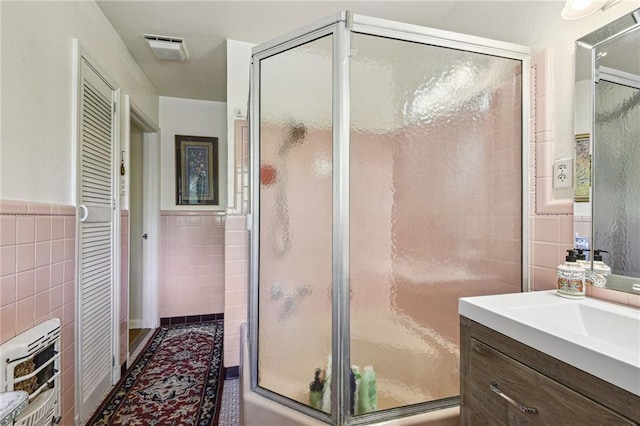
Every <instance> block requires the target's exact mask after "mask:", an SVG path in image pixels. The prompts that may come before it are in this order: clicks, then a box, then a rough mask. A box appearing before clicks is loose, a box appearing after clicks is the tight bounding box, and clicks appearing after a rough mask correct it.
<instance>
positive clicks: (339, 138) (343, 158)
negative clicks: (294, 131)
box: [249, 12, 530, 425]
mask: <svg viewBox="0 0 640 426" xmlns="http://www.w3.org/2000/svg"><path fill="white" fill-rule="evenodd" d="M352 33H360V34H366V35H372V36H379V37H385V38H392V39H396V40H401V41H407V42H415V43H420V44H427V45H434V46H438V47H443V48H452V49H457V50H464V51H468V52H474V53H479V54H486V55H491V56H498V57H502V58H507V59H514V60H518V61H520V62H521V63H522V81H521V90H522V93H521V102H522V105H521V129H522V132H521V137H522V186H521V187H522V204H521V206H522V210H521V215H522V271H521V272H522V291H529V244H528V240H529V226H528V224H529V221H528V212H529V197H528V191H527V190H526V185H527V184H528V182H529V173H528V171H529V149H528V144H529V113H530V111H529V105H530V103H529V97H530V90H529V87H530V49H529V48H528V47H524V46H520V45H516V44H512V43H505V42H500V41H496V40H490V39H485V38H481V37H475V36H469V35H464V34H459V33H454V32H450V31H444V30H437V29H431V28H426V27H421V26H417V25H412V24H405V23H401V22H395V21H389V20H385V19H379V18H372V17H367V16H362V15H356V14H352V13H351V12H342V13H340V14H338V15H335V16H333V17H330V18H327V19H324V20H322V21H319V22H316V23H315V24H311V25H309V26H306V27H303V28H301V29H299V30H297V31H294V32H291V33H288V34H285V35H283V36H281V37H278V38H276V39H274V40H271V41H269V42H267V43H264V44H261V45H259V46H256V47H254V48H253V50H252V62H251V89H250V101H249V109H250V113H249V117H250V138H251V139H250V144H251V150H250V151H251V173H250V174H251V178H250V182H251V191H252V197H253V198H252V212H251V220H250V227H251V236H250V247H251V248H250V268H249V283H250V284H249V285H250V289H249V343H250V349H249V351H250V374H251V390H252V391H253V392H256V393H257V394H259V395H261V396H264V397H266V398H268V399H270V400H272V401H274V402H277V403H280V404H282V405H284V406H286V407H289V408H292V409H294V410H297V411H299V412H301V413H303V414H306V415H308V416H310V417H312V418H315V419H318V420H321V421H323V422H326V423H330V424H335V425H344V424H353V425H358V424H370V423H375V422H381V421H388V420H391V419H393V418H398V417H405V416H408V415H412V414H418V413H424V412H426V411H429V410H434V409H439V408H444V407H447V406H452V405H456V404H457V403H458V401H459V399H458V398H453V399H449V400H447V401H446V402H445V403H444V404H443V403H440V404H438V401H434V402H425V403H420V404H414V405H411V406H405V407H398V408H393V409H389V410H384V411H380V412H374V413H371V414H366V415H359V416H357V417H352V416H351V414H350V412H349V408H350V407H349V404H348V403H344V404H340V401H342V402H347V400H348V398H349V397H350V396H349V395H350V389H349V372H350V359H349V358H350V342H351V340H350V322H349V321H350V316H349V313H350V306H349V152H350V141H349V132H350V110H349V106H350V99H349V65H350V58H349V57H350V51H351V47H350V42H351V34H352ZM327 35H333V58H332V60H333V97H332V101H333V105H332V119H333V123H332V135H333V136H332V137H333V145H332V148H333V224H332V230H333V231H332V232H333V243H332V253H333V258H332V262H333V267H332V268H333V270H332V277H333V283H332V290H333V292H332V293H333V296H332V297H333V299H332V359H333V360H334V361H333V363H332V373H331V374H332V385H333V386H332V392H331V406H332V407H333V410H332V412H331V414H327V413H324V412H321V411H318V410H316V409H313V408H311V407H309V406H307V405H305V404H302V403H299V402H297V401H293V400H291V399H289V398H287V397H284V396H282V395H280V394H277V393H275V392H272V391H270V390H268V389H264V388H261V387H259V386H258V310H259V304H258V301H259V283H258V277H259V260H260V259H259V234H260V220H259V219H260V183H259V170H260V152H259V149H260V148H259V140H260V127H259V125H251V124H252V123H256V124H258V123H259V122H260V97H259V96H260V95H259V94H260V61H261V60H262V59H265V58H268V57H270V56H273V55H277V54H278V53H282V52H284V51H286V50H289V49H292V48H295V47H297V46H300V45H302V44H305V43H308V42H310V41H313V40H315V39H318V38H320V37H324V36H327ZM452 400H453V403H452ZM336 408H338V409H336Z"/></svg>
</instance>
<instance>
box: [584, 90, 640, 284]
mask: <svg viewBox="0 0 640 426" xmlns="http://www.w3.org/2000/svg"><path fill="white" fill-rule="evenodd" d="M595 101H596V102H595V114H596V116H595V138H594V141H595V142H594V145H593V149H594V153H593V169H594V173H593V178H594V182H593V230H594V234H593V241H594V244H593V248H594V249H596V250H606V251H608V252H609V253H604V254H603V258H602V260H603V261H604V262H605V263H606V264H607V265H609V266H610V267H611V271H612V272H613V273H614V274H618V275H626V276H632V277H640V262H639V261H638V259H640V227H639V226H638V224H639V223H640V173H639V172H638V162H640V90H638V89H636V88H634V87H629V86H625V85H622V84H617V83H611V82H608V81H605V80H600V82H599V83H598V84H596V98H595Z"/></svg>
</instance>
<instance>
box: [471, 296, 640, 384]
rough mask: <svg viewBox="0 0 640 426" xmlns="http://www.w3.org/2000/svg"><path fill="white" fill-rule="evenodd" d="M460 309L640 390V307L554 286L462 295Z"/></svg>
mask: <svg viewBox="0 0 640 426" xmlns="http://www.w3.org/2000/svg"><path fill="white" fill-rule="evenodd" d="M459 312H460V315H463V316H465V317H467V318H469V319H471V320H474V321H476V322H478V323H480V324H483V325H485V326H487V327H490V328H492V329H494V330H496V331H498V332H500V333H502V334H504V335H507V336H509V337H511V338H513V339H515V340H518V341H520V342H522V343H524V344H526V345H528V346H531V347H533V348H535V349H538V350H539V351H542V352H544V353H547V354H549V355H551V356H553V357H555V358H557V359H560V360H561V361H564V362H566V363H567V364H570V365H573V366H574V367H577V368H580V369H581V370H584V371H586V372H588V373H591V374H593V375H594V376H596V377H599V378H601V379H603V380H606V381H608V382H610V383H613V384H615V385H617V386H619V387H621V388H623V389H625V390H628V391H629V392H632V393H634V394H636V395H639V396H640V310H639V309H636V308H632V307H628V306H622V305H616V304H614V303H609V302H605V301H601V300H597V299H593V298H586V299H584V300H569V299H565V298H562V297H559V296H558V295H557V294H556V293H555V291H542V292H531V293H516V294H503V295H496V296H480V297H468V298H462V299H460V302H459Z"/></svg>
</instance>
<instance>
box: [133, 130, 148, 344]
mask: <svg viewBox="0 0 640 426" xmlns="http://www.w3.org/2000/svg"><path fill="white" fill-rule="evenodd" d="M142 139H143V130H142V128H140V126H139V125H138V124H137V123H136V122H135V121H132V122H131V126H130V129H129V170H130V171H129V352H130V353H131V352H134V351H135V350H136V348H137V347H138V345H139V344H140V343H141V342H142V341H143V340H144V337H145V336H146V334H147V333H148V332H150V331H151V329H149V328H142V317H143V309H142V301H143V299H142V298H143V291H142V290H143V288H144V287H143V283H144V268H143V243H144V239H145V238H148V234H147V233H145V227H144V225H145V224H144V214H143V212H144V159H143V155H144V149H143V140H142Z"/></svg>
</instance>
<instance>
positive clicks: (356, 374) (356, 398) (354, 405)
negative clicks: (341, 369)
mask: <svg viewBox="0 0 640 426" xmlns="http://www.w3.org/2000/svg"><path fill="white" fill-rule="evenodd" d="M351 377H352V378H353V381H352V382H351V414H353V415H357V414H360V381H361V380H362V376H361V375H360V368H359V367H358V366H357V365H352V366H351Z"/></svg>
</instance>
